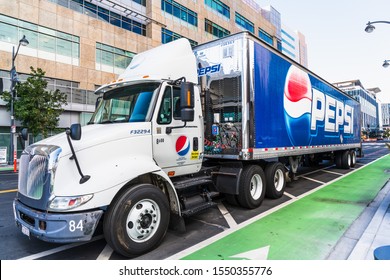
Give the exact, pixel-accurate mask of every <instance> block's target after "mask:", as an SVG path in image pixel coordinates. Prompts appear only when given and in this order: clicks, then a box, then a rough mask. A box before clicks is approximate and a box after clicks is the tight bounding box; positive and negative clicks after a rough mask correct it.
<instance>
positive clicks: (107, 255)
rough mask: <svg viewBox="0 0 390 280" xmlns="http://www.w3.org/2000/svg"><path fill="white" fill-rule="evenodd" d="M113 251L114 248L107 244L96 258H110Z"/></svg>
mask: <svg viewBox="0 0 390 280" xmlns="http://www.w3.org/2000/svg"><path fill="white" fill-rule="evenodd" d="M113 252H114V250H113V249H112V248H111V247H110V245H108V244H107V245H106V247H104V249H103V251H102V252H101V253H100V255H99V256H98V257H97V259H96V260H100V261H102V260H109V259H110V257H111V255H112V253H113Z"/></svg>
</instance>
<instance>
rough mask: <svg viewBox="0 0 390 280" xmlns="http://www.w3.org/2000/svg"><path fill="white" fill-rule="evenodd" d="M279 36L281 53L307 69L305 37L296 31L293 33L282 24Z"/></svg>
mask: <svg viewBox="0 0 390 280" xmlns="http://www.w3.org/2000/svg"><path fill="white" fill-rule="evenodd" d="M281 34H282V53H284V54H285V55H287V56H288V57H290V58H292V59H293V60H295V61H296V62H298V63H300V64H302V65H303V66H305V67H306V68H307V67H308V60H307V45H306V40H305V36H304V35H303V34H302V33H300V32H298V31H293V30H292V29H290V28H289V27H288V26H286V25H284V24H283V25H282V31H281Z"/></svg>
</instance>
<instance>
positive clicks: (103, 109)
mask: <svg viewBox="0 0 390 280" xmlns="http://www.w3.org/2000/svg"><path fill="white" fill-rule="evenodd" d="M159 85H160V84H159V83H142V84H133V85H128V86H123V87H116V88H113V89H111V90H109V91H107V92H105V93H104V94H103V99H102V101H101V102H100V103H99V107H98V108H97V109H96V111H95V113H94V115H93V116H92V118H91V121H90V123H106V124H110V123H114V122H145V121H147V118H148V116H149V115H150V111H151V109H152V108H150V107H151V106H150V105H151V104H152V102H151V101H152V97H153V95H154V93H155V92H156V90H157V89H158V88H159Z"/></svg>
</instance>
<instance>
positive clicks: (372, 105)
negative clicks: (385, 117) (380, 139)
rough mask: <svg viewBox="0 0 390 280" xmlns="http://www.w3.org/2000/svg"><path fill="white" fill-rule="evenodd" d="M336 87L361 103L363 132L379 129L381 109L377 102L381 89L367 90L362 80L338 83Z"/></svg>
mask: <svg viewBox="0 0 390 280" xmlns="http://www.w3.org/2000/svg"><path fill="white" fill-rule="evenodd" d="M334 85H335V86H336V87H338V88H339V89H340V90H342V91H344V92H345V93H346V94H348V95H350V96H352V97H353V98H355V99H356V100H357V101H359V102H360V105H361V112H362V118H361V125H362V131H371V130H373V129H379V125H380V122H379V113H378V112H379V108H378V102H377V100H376V93H378V92H380V89H379V88H374V89H365V88H364V87H363V85H362V83H361V82H360V80H352V81H345V82H338V83H334Z"/></svg>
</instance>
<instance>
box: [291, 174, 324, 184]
mask: <svg viewBox="0 0 390 280" xmlns="http://www.w3.org/2000/svg"><path fill="white" fill-rule="evenodd" d="M298 177H299V178H304V179H306V180H309V181H313V182H316V183H319V184H321V185H323V184H325V182H322V181H319V180H316V179H313V178H310V177H306V176H302V175H301V176H298Z"/></svg>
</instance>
